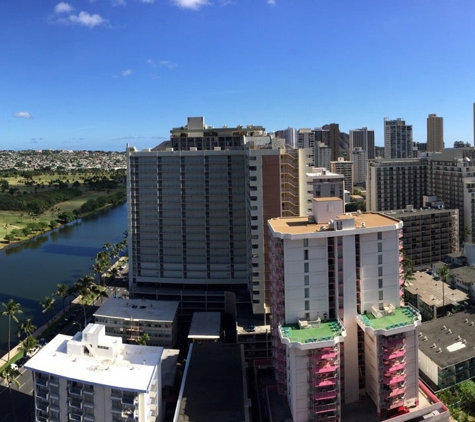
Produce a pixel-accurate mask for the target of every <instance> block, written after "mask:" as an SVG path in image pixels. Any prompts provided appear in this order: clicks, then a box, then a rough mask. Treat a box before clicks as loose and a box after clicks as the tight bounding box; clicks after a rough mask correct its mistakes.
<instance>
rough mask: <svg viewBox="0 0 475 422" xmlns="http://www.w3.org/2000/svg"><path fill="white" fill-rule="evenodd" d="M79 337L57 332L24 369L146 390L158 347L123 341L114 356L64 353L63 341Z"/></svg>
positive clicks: (110, 386) (124, 388)
mask: <svg viewBox="0 0 475 422" xmlns="http://www.w3.org/2000/svg"><path fill="white" fill-rule="evenodd" d="M81 339H82V333H77V334H76V335H75V336H74V338H73V337H71V336H66V335H63V334H58V335H57V336H56V337H55V338H54V339H53V340H51V341H50V342H49V343H47V344H46V345H45V346H43V348H42V349H41V350H40V351H39V352H38V353H36V354H35V355H34V356H33V357H32V358H31V359H30V360H29V361H28V362H27V363H26V364H25V368H26V369H29V370H31V371H38V372H43V373H47V374H50V375H53V376H56V377H59V378H66V379H70V380H74V381H79V382H84V383H87V384H93V385H100V386H104V387H109V388H117V389H119V390H128V391H136V392H142V393H144V392H147V391H148V390H149V386H150V384H151V382H152V376H153V374H154V371H155V369H156V367H157V365H158V364H159V363H160V360H161V357H162V352H163V348H162V347H152V346H136V345H131V344H123V345H122V346H121V347H120V349H119V354H118V355H117V356H116V357H114V358H100V357H88V356H77V355H68V354H67V343H68V342H69V341H81Z"/></svg>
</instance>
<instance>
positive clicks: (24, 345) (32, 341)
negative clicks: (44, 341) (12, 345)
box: [20, 336, 38, 355]
mask: <svg viewBox="0 0 475 422" xmlns="http://www.w3.org/2000/svg"><path fill="white" fill-rule="evenodd" d="M36 346H38V340H37V339H36V338H35V337H33V336H28V337H27V338H26V339H25V340H23V341H22V342H21V344H20V350H21V351H22V352H23V354H24V355H28V353H30V351H31V350H33V349H34V348H35V347H36Z"/></svg>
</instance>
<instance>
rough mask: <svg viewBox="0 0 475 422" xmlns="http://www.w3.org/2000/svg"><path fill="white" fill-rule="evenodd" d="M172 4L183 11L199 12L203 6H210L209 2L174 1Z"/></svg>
mask: <svg viewBox="0 0 475 422" xmlns="http://www.w3.org/2000/svg"><path fill="white" fill-rule="evenodd" d="M172 3H173V4H174V5H176V6H178V7H181V8H183V9H192V10H198V9H200V8H201V7H202V6H208V5H210V2H209V1H208V0H172Z"/></svg>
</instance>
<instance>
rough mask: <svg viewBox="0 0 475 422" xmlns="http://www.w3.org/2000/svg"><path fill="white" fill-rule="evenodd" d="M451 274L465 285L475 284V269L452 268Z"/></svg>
mask: <svg viewBox="0 0 475 422" xmlns="http://www.w3.org/2000/svg"><path fill="white" fill-rule="evenodd" d="M450 273H451V274H452V275H453V276H454V277H455V278H456V279H457V281H460V282H461V283H463V284H472V283H475V268H473V267H469V266H466V265H465V266H463V267H458V268H451V269H450Z"/></svg>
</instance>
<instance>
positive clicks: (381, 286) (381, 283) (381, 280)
mask: <svg viewBox="0 0 475 422" xmlns="http://www.w3.org/2000/svg"><path fill="white" fill-rule="evenodd" d="M382 288H383V279H382V278H380V279H379V280H378V289H382Z"/></svg>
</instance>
